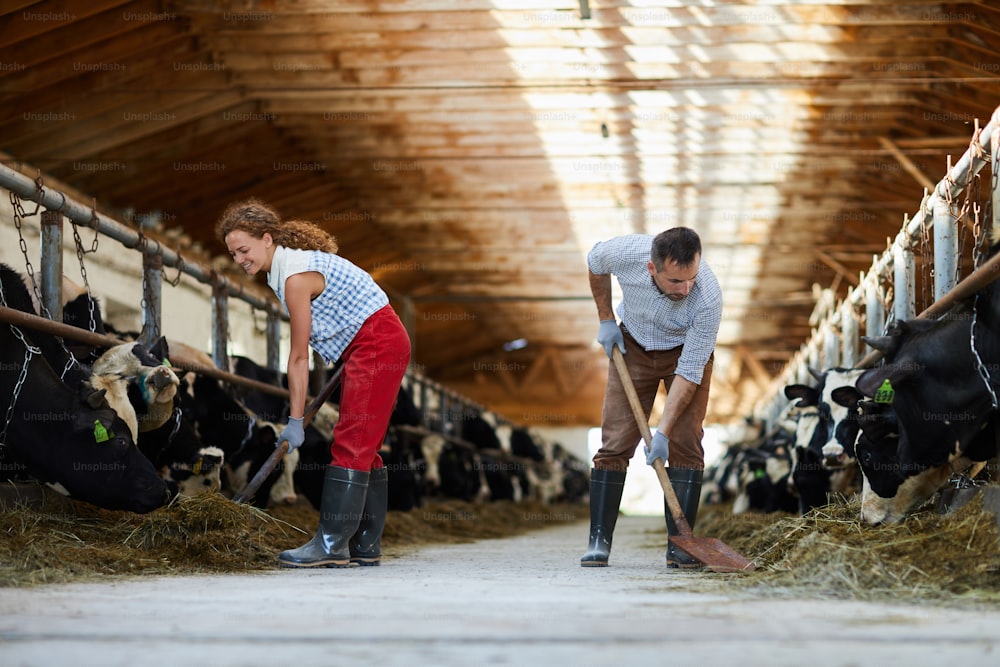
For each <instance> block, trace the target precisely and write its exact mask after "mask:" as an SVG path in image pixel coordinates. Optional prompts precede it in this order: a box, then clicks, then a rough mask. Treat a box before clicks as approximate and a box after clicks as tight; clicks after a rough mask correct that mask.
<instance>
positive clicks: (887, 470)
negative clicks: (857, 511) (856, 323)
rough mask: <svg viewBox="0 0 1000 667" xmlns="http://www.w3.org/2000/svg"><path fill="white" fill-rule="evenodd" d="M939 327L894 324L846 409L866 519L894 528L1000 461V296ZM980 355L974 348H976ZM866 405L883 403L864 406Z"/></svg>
mask: <svg viewBox="0 0 1000 667" xmlns="http://www.w3.org/2000/svg"><path fill="white" fill-rule="evenodd" d="M995 285H996V283H992V284H990V285H988V286H987V287H985V288H984V289H983V290H981V291H980V292H979V294H978V295H977V297H976V298H975V299H972V300H969V301H966V302H964V303H961V304H959V305H958V306H956V307H955V308H954V309H952V310H951V311H950V312H949V313H947V314H946V315H944V316H942V317H941V318H940V319H938V320H912V321H904V322H898V323H896V324H894V325H893V326H892V327H891V328H890V330H889V332H888V335H886V336H880V337H872V338H865V341H866V342H868V344H869V345H871V346H872V347H874V348H875V349H878V350H880V351H882V352H883V353H884V360H885V363H883V364H882V365H880V366H877V367H875V368H872V369H869V370H867V371H865V372H864V373H863V374H862V375H861V377H859V378H858V381H857V384H856V386H857V390H858V394H856V395H853V396H851V392H850V391H845V392H842V394H843V395H841V396H840V400H841V401H842V402H843V403H846V404H847V405H848V406H853V407H854V408H855V409H858V410H860V417H859V424H860V428H861V431H862V433H863V436H864V437H862V438H859V441H858V444H857V456H858V463H859V465H860V467H861V471H862V473H863V475H864V484H863V488H862V502H861V517H862V519H863V520H864V521H865V522H867V523H870V524H876V523H894V522H896V521H899V520H900V519H901V518H903V517H904V516H906V515H907V514H908V513H910V512H912V511H913V510H914V509H916V508H918V507H919V506H921V505H922V504H923V503H924V502H926V501H927V500H929V499H930V498H931V496H933V494H934V493H935V492H936V491H938V490H939V489H940V488H941V487H942V486H944V485H945V484H946V483H947V481H948V480H949V479H950V478H951V476H952V475H953V474H954V473H958V472H964V471H968V470H972V471H976V470H978V469H979V468H981V467H982V463H983V462H985V461H987V460H989V459H990V458H992V457H994V456H996V454H997V428H998V425H1000V424H998V418H997V410H996V407H995V404H994V401H995V396H996V392H997V391H1000V385H998V384H997V382H996V380H995V379H994V377H993V376H994V375H995V372H996V370H997V369H998V368H1000V289H998V288H997V287H996V286H995ZM973 346H974V347H975V349H973ZM864 397H867V398H869V399H874V400H872V401H868V402H866V401H864Z"/></svg>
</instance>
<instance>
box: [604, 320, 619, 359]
mask: <svg viewBox="0 0 1000 667" xmlns="http://www.w3.org/2000/svg"><path fill="white" fill-rule="evenodd" d="M597 342H598V343H600V344H601V345H603V346H604V352H605V353H606V354H607V355H608V359H610V358H611V350H613V349H614V347H615V345H617V346H618V349H619V350H621V351H622V354H625V337H624V336H622V330H621V329H619V328H618V323H617V322H615V321H614V320H601V327H600V328H599V329H598V330H597Z"/></svg>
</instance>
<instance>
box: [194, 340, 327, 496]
mask: <svg viewBox="0 0 1000 667" xmlns="http://www.w3.org/2000/svg"><path fill="white" fill-rule="evenodd" d="M186 355H187V357H188V358H200V357H199V356H196V355H192V354H191V353H190V352H186ZM206 361H207V360H206ZM249 393H252V392H249ZM183 403H184V405H185V412H186V413H187V414H189V415H190V418H191V420H192V421H193V423H194V425H195V427H196V428H197V432H198V435H199V436H200V437H201V439H202V441H203V442H204V443H205V445H207V446H209V447H214V448H217V449H218V450H219V452H220V453H221V455H222V462H221V466H222V470H223V471H224V473H225V481H224V483H223V482H221V481H220V484H221V485H222V486H224V487H225V490H228V491H229V492H231V493H233V494H236V493H239V492H241V491H242V490H243V489H245V488H246V485H247V484H248V483H249V481H250V480H251V479H252V478H253V476H254V475H255V474H256V473H257V471H258V470H259V469H260V467H261V465H263V463H264V462H265V461H266V460H267V459H268V457H269V456H270V455H271V454H272V453H273V452H274V447H275V445H276V444H277V440H278V434H279V433H280V432H281V427H280V426H279V425H278V424H275V423H274V422H269V421H266V420H263V419H260V418H259V417H258V416H257V415H256V414H254V413H253V411H252V410H250V409H249V408H248V407H247V406H246V405H245V404H244V403H243V402H242V401H241V400H240V399H238V398H237V397H236V396H235V395H234V392H231V391H227V390H226V389H224V388H223V387H222V385H221V384H220V382H219V381H218V380H216V379H214V378H210V377H208V376H205V375H195V376H194V377H193V379H192V387H191V392H190V394H186V397H185V398H184V399H183ZM306 431H307V435H309V434H311V433H313V432H314V429H311V428H309V429H306ZM299 457H300V453H299V451H298V450H293V451H292V452H289V453H288V455H286V456H285V458H284V459H283V460H282V461H281V462H279V463H278V465H277V466H276V467H275V470H274V471H273V472H272V473H271V474H270V475H268V477H267V478H266V479H265V480H264V482H263V483H262V484H261V486H260V488H259V489H258V490H257V493H256V495H255V496H254V498H253V501H252V502H253V504H254V505H255V506H257V507H262V508H264V507H267V506H269V505H274V504H279V503H285V504H290V503H294V502H295V501H296V499H297V498H296V493H295V488H294V482H293V479H292V475H293V471H294V470H295V469H296V466H297V463H298V461H299Z"/></svg>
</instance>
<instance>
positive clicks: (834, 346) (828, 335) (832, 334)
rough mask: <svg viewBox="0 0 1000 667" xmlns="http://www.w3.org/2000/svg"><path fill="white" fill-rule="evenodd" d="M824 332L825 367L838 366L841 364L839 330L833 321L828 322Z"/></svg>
mask: <svg viewBox="0 0 1000 667" xmlns="http://www.w3.org/2000/svg"><path fill="white" fill-rule="evenodd" d="M824 329H825V331H824V333H823V363H824V367H823V368H824V369H826V368H836V367H837V366H839V365H840V341H839V340H837V330H836V329H834V327H833V323H832V322H829V321H828V322H827V324H826V325H825V326H824Z"/></svg>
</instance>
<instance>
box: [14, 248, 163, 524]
mask: <svg viewBox="0 0 1000 667" xmlns="http://www.w3.org/2000/svg"><path fill="white" fill-rule="evenodd" d="M0 294H2V296H3V299H2V304H3V305H5V306H7V307H10V308H15V309H17V310H21V311H23V312H28V313H32V312H33V305H32V302H31V296H30V294H29V293H28V291H27V289H25V287H24V283H23V281H22V279H21V276H20V275H19V274H18V273H17V272H16V271H14V270H13V269H11V268H10V267H8V266H6V265H0ZM46 336H47V335H46V334H41V333H38V332H32V331H28V330H26V329H23V328H22V329H18V328H15V327H13V326H9V325H2V326H0V396H2V397H4V399H5V400H6V401H7V402H8V404H7V405H5V406H4V408H3V410H2V412H0V414H3V415H6V414H7V413H8V410H10V420H9V421H6V417H4V419H5V423H4V424H3V429H4V430H5V433H6V437H5V443H4V448H3V455H4V458H5V459H6V463H7V465H10V466H11V467H12V470H18V469H22V467H23V471H24V472H25V473H27V475H29V476H30V477H33V478H35V479H37V480H39V481H42V482H45V483H48V484H50V485H52V486H53V487H55V488H57V489H58V490H60V491H61V492H63V493H66V494H67V495H69V496H71V497H73V498H77V499H80V500H84V501H87V502H90V503H92V504H94V505H97V506H99V507H104V508H107V509H113V510H127V511H132V512H149V511H152V510H154V509H156V508H158V507H161V506H162V505H163V504H164V503H166V502H167V500H168V497H169V496H168V491H167V487H166V483H165V482H164V480H163V479H162V478H161V477H160V476H159V474H158V473H157V471H156V469H155V468H154V467H153V465H152V464H151V463H150V462H149V460H148V459H146V457H144V456H143V455H142V453H141V452H140V451H139V450H138V448H137V447H136V446H135V440H134V439H133V437H132V430H131V428H130V427H129V425H128V424H126V423H125V421H124V420H122V419H121V417H120V416H119V415H118V414H117V413H116V412H115V411H114V410H113V409H112V408H111V406H110V405H109V404H108V402H107V399H106V392H105V391H102V390H95V389H93V388H92V387H90V386H89V385H87V384H86V383H85V382H82V381H80V380H81V377H79V376H75V377H74V378H73V379H72V380H71V383H67V382H66V381H64V380H63V379H62V378H61V377H60V375H59V373H57V372H56V371H55V370H53V365H51V364H50V362H49V361H48V360H46V358H45V356H44V355H43V354H41V353H40V352H39V353H33V351H34V350H37V349H38V348H37V347H36V345H37V343H36V341H42V340H45V339H46ZM48 338H50V339H51V337H48ZM46 346H47V347H49V348H50V349H54V345H53V341H52V340H48V342H47V343H46ZM67 355H68V353H67ZM56 366H59V367H60V370H62V368H63V367H65V366H64V365H62V364H58V363H57V364H56ZM75 372H76V373H78V374H83V375H84V376H85V375H86V373H85V371H81V370H79V369H77V370H76V371H75Z"/></svg>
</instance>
